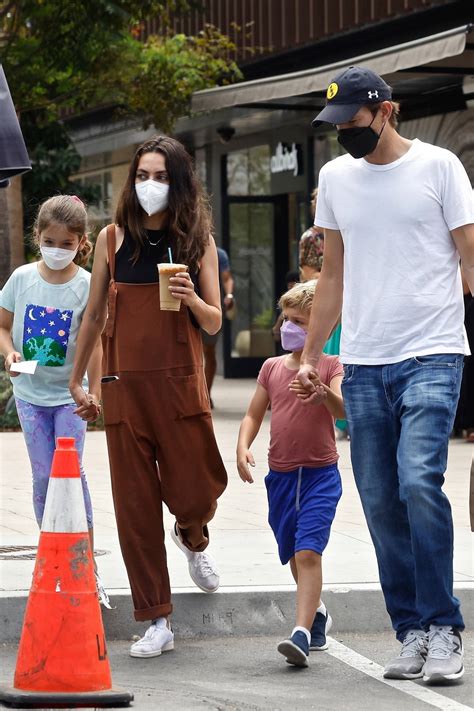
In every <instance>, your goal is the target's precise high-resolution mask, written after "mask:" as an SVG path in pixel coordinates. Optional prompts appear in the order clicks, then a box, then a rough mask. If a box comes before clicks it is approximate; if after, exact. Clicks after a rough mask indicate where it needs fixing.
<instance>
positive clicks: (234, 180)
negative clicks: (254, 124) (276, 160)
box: [227, 146, 271, 196]
mask: <svg viewBox="0 0 474 711" xmlns="http://www.w3.org/2000/svg"><path fill="white" fill-rule="evenodd" d="M270 180H271V172H270V146H254V147H253V148H247V149H245V150H241V151H232V152H230V153H229V154H228V155H227V194H228V195H233V196H242V195H269V194H270V192H271V185H270Z"/></svg>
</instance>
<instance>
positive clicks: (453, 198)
mask: <svg viewBox="0 0 474 711" xmlns="http://www.w3.org/2000/svg"><path fill="white" fill-rule="evenodd" d="M448 156H449V157H448V160H446V161H445V162H444V165H443V168H444V171H443V175H442V185H441V200H442V209H443V215H444V219H445V221H446V224H447V226H448V228H449V230H450V231H451V230H455V229H456V228H457V227H462V226H463V225H470V224H471V223H474V200H473V197H472V187H471V183H470V181H469V178H468V175H467V173H466V171H465V169H464V166H463V164H462V163H461V161H460V160H459V158H458V157H457V156H455V155H454V153H449V152H448Z"/></svg>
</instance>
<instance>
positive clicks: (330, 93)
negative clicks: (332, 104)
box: [326, 81, 339, 99]
mask: <svg viewBox="0 0 474 711" xmlns="http://www.w3.org/2000/svg"><path fill="white" fill-rule="evenodd" d="M338 91H339V87H338V85H337V84H336V82H335V81H333V83H332V84H329V86H328V90H327V94H326V97H327V98H328V99H334V97H335V96H336V94H337V92H338Z"/></svg>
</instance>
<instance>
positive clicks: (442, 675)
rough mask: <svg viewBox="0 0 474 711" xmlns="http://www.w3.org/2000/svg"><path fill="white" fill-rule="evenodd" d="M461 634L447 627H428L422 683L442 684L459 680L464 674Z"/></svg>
mask: <svg viewBox="0 0 474 711" xmlns="http://www.w3.org/2000/svg"><path fill="white" fill-rule="evenodd" d="M463 657H464V651H463V646H462V639H461V634H460V633H459V631H458V630H455V629H453V628H452V627H451V626H449V625H443V626H439V625H430V631H429V633H428V657H427V659H426V663H425V666H424V667H423V681H427V682H428V683H429V684H442V683H444V682H445V681H452V680H453V679H460V678H461V677H462V675H463V674H464V665H463Z"/></svg>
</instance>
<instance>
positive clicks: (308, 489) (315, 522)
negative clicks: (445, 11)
mask: <svg viewBox="0 0 474 711" xmlns="http://www.w3.org/2000/svg"><path fill="white" fill-rule="evenodd" d="M315 286H316V282H315V281H308V282H305V283H303V284H296V285H295V286H294V287H293V288H292V289H290V290H289V291H287V292H286V293H285V294H283V296H282V297H281V299H280V303H279V305H280V308H281V310H282V312H283V316H284V321H283V325H282V327H281V342H282V346H283V348H284V349H285V350H287V351H291V352H290V353H288V354H287V355H283V356H279V357H276V358H269V359H268V360H266V361H265V363H264V364H263V366H262V369H261V370H260V373H259V376H258V379H257V388H256V390H255V393H254V395H253V398H252V401H251V403H250V405H249V408H248V410H247V414H246V415H245V417H244V419H243V420H242V424H241V425H240V431H239V440H238V443H237V468H238V470H239V476H240V478H241V479H242V481H244V482H249V483H250V484H251V483H253V478H252V474H251V472H250V468H249V465H250V466H252V467H253V466H255V461H254V458H253V456H252V453H251V451H250V446H251V444H252V442H253V441H254V439H255V437H256V436H257V434H258V431H259V429H260V426H261V424H262V420H263V418H264V416H265V413H266V411H267V409H268V405H269V404H270V405H271V426H270V448H269V453H268V463H269V468H270V472H269V474H268V475H267V476H266V477H265V485H266V488H267V495H268V505H269V512H268V521H269V523H270V526H271V528H272V530H273V533H274V534H275V538H276V540H277V543H278V552H279V555H280V560H281V562H282V564H283V565H286V563H288V562H289V563H290V567H291V572H292V573H293V577H294V579H295V581H296V585H297V593H296V626H295V628H294V629H293V631H292V633H291V635H290V637H289V638H288V639H285V640H283V641H282V642H280V644H279V645H278V651H279V652H280V653H281V654H283V656H284V657H285V658H286V661H287V662H289V663H290V664H294V665H296V666H300V667H306V666H308V656H309V651H310V650H322V649H327V642H326V633H327V632H328V631H329V629H330V627H331V624H332V620H331V617H330V615H329V613H328V611H327V610H326V607H325V605H324V603H323V602H321V587H322V570H321V556H322V553H323V551H324V549H325V547H326V545H327V543H328V540H329V533H330V530H331V524H332V521H333V519H334V515H335V513H336V506H337V503H338V501H339V499H340V497H341V493H342V487H341V477H340V475H339V470H338V468H337V460H338V454H337V450H336V441H335V435H334V420H335V419H336V418H339V419H343V418H344V404H343V401H342V395H341V381H342V375H343V368H342V365H341V363H340V362H339V359H338V357H337V356H327V355H324V354H323V355H322V356H321V360H320V367H319V376H320V381H319V383H318V384H317V386H316V391H315V393H313V395H312V396H311V398H308V399H304V398H305V397H306V392H305V391H303V390H302V389H301V387H300V385H299V383H298V381H296V380H295V377H296V373H297V372H298V369H299V366H300V357H301V352H302V350H303V347H304V342H305V338H306V333H307V330H308V325H309V317H310V312H311V304H312V301H313V296H314V290H315Z"/></svg>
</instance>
